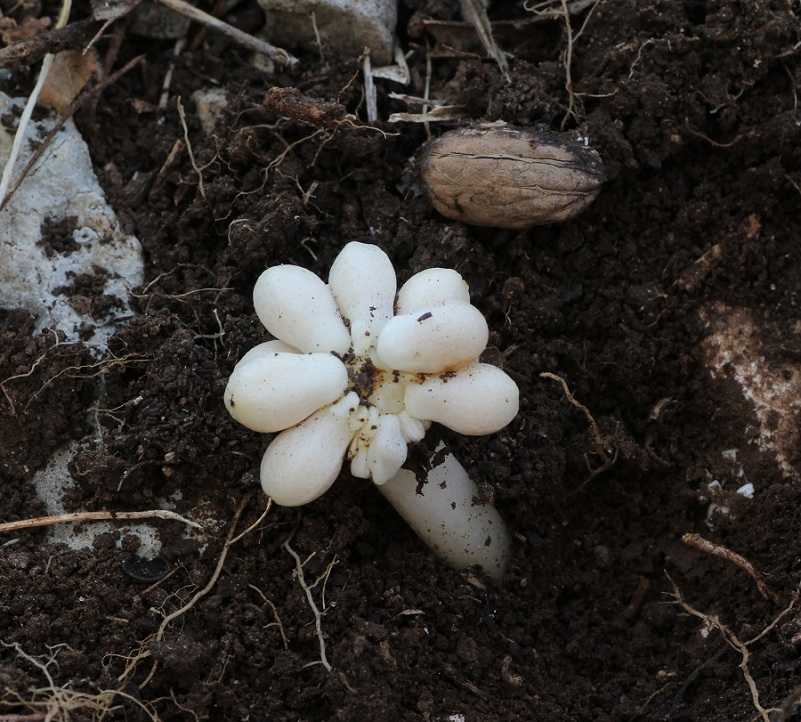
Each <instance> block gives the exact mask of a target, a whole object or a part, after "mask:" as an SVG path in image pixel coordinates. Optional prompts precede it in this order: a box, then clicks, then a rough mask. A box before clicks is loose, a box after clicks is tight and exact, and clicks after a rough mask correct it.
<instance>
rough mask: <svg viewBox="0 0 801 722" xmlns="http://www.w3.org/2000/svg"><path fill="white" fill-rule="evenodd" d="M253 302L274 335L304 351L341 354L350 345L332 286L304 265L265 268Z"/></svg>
mask: <svg viewBox="0 0 801 722" xmlns="http://www.w3.org/2000/svg"><path fill="white" fill-rule="evenodd" d="M253 305H254V307H255V309H256V315H257V316H258V317H259V320H260V321H261V322H262V323H263V324H264V327H265V328H266V329H267V330H268V331H269V332H270V333H271V334H272V335H273V336H275V337H276V338H278V339H280V340H281V341H283V342H284V343H288V344H289V345H290V346H294V347H295V348H297V349H299V350H300V351H303V352H304V353H312V352H313V351H333V352H335V353H338V354H344V353H345V352H346V351H347V350H348V349H349V348H350V334H349V333H348V329H347V328H346V327H345V324H344V323H343V321H342V317H341V316H340V315H339V310H338V309H337V305H336V303H335V302H334V297H333V296H332V295H331V290H330V289H329V288H328V286H327V285H326V284H325V283H324V282H323V281H322V279H320V278H319V277H318V276H316V275H315V274H313V273H312V272H311V271H309V270H307V269H305V268H301V267H300V266H291V265H283V266H272V267H271V268H268V269H267V270H266V271H264V273H262V274H261V276H259V279H258V280H257V281H256V285H255V287H254V288H253Z"/></svg>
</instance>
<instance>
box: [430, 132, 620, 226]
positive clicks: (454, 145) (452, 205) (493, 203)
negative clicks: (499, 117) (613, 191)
mask: <svg viewBox="0 0 801 722" xmlns="http://www.w3.org/2000/svg"><path fill="white" fill-rule="evenodd" d="M420 169H421V174H422V178H423V183H424V184H425V187H426V190H427V192H428V195H429V198H430V199H431V202H432V203H433V205H434V208H436V209H437V210H438V211H439V212H440V213H442V215H443V216H447V217H448V218H452V219H454V220H457V221H463V222H464V223H470V224H472V225H476V226H495V227H497V228H514V229H522V228H529V227H530V226H535V225H543V224H546V223H558V222H559V221H564V220H566V219H568V218H572V217H573V216H575V215H576V214H577V213H579V212H581V211H582V210H583V209H584V208H586V207H587V206H588V205H589V204H590V203H592V201H593V200H594V199H595V197H596V196H597V195H598V193H599V191H600V189H601V185H602V184H603V182H604V181H605V180H606V174H605V172H604V166H603V163H602V162H601V158H600V156H599V155H598V153H597V152H596V151H594V150H592V149H591V148H588V147H586V146H584V145H582V144H581V143H578V142H576V141H574V140H573V139H572V138H567V137H566V136H564V135H560V134H558V133H550V132H539V131H535V130H531V129H529V128H517V127H514V126H510V125H507V126H484V127H479V128H465V129H460V130H454V131H450V132H449V133H445V134H444V135H443V136H441V137H440V138H438V139H437V140H435V141H434V142H433V143H431V145H430V146H429V147H428V148H427V149H426V150H425V151H424V154H423V157H422V159H421V163H420Z"/></svg>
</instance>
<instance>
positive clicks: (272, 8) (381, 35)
mask: <svg viewBox="0 0 801 722" xmlns="http://www.w3.org/2000/svg"><path fill="white" fill-rule="evenodd" d="M259 5H261V6H262V8H263V9H264V12H265V13H266V15H267V36H268V38H269V39H270V42H272V43H275V44H276V45H278V46H280V47H287V46H289V47H291V46H293V45H301V46H303V47H305V48H307V49H309V50H317V35H318V34H319V36H320V38H321V40H322V41H323V45H324V46H325V45H331V46H332V47H334V48H336V49H337V50H338V51H339V52H341V53H344V54H345V55H353V56H356V57H358V56H359V55H361V54H362V52H363V51H364V49H365V48H369V49H370V57H371V59H372V61H373V63H375V64H379V65H381V64H387V63H390V62H391V61H392V41H393V36H394V34H395V24H396V23H397V14H398V9H397V1H396V0H259ZM312 14H313V16H314V20H312ZM315 26H316V32H315ZM323 51H324V48H323Z"/></svg>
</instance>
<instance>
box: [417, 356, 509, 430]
mask: <svg viewBox="0 0 801 722" xmlns="http://www.w3.org/2000/svg"><path fill="white" fill-rule="evenodd" d="M405 404H406V410H407V411H408V412H409V413H410V414H411V415H412V416H414V417H416V418H418V419H423V420H426V421H436V422H437V423H440V424H442V425H443V426H447V427H448V428H449V429H453V430H454V431H457V432H458V433H460V434H467V435H468V436H482V435H484V434H494V433H495V432H496V431H499V430H500V429H502V428H503V427H504V426H506V425H507V424H508V423H510V422H511V421H512V419H514V417H515V416H517V412H518V411H519V410H520V392H519V390H518V388H517V384H515V382H514V381H512V379H511V378H509V377H508V376H507V375H506V374H505V373H504V372H503V371H501V369H499V368H497V367H495V366H490V365H489V364H482V363H474V364H472V365H471V366H468V367H466V368H463V369H461V370H460V371H459V373H457V374H454V375H453V376H432V377H429V378H427V379H426V380H425V381H423V382H422V383H421V384H412V385H409V386H408V387H407V388H406V396H405Z"/></svg>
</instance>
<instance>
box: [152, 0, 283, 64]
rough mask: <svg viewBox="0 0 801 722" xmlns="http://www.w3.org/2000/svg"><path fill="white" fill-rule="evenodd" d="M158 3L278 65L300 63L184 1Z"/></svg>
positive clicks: (170, 0)
mask: <svg viewBox="0 0 801 722" xmlns="http://www.w3.org/2000/svg"><path fill="white" fill-rule="evenodd" d="M156 2H157V3H159V4H160V5H163V6H164V7H166V8H169V9H170V10H172V11H173V12H176V13H178V14H179V15H183V16H184V17H185V18H189V19H190V20H192V21H194V22H196V23H200V24H201V25H205V26H206V27H208V28H211V29H212V30H216V31H217V32H218V33H222V34H223V35H225V36H226V37H227V38H229V39H230V40H233V41H234V42H235V43H238V44H239V45H242V46H243V47H245V48H247V49H248V50H252V51H253V52H255V53H261V54H262V55H266V56H267V57H268V58H270V59H271V60H274V61H275V62H276V63H281V64H282V65H290V66H291V65H295V63H297V62H298V59H297V58H296V57H294V56H293V55H290V54H289V53H288V52H287V51H286V50H284V49H283V48H277V47H275V45H270V43H267V42H265V41H264V40H259V39H258V38H254V37H253V36H252V35H248V34H247V33H244V32H242V31H241V30H238V29H237V28H235V27H233V26H232V25H229V24H228V23H225V22H223V21H222V20H219V19H217V18H215V17H214V16H213V15H209V14H208V13H205V12H203V11H202V10H199V9H198V8H196V7H194V6H192V5H190V4H189V3H187V2H184V0H156Z"/></svg>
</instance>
